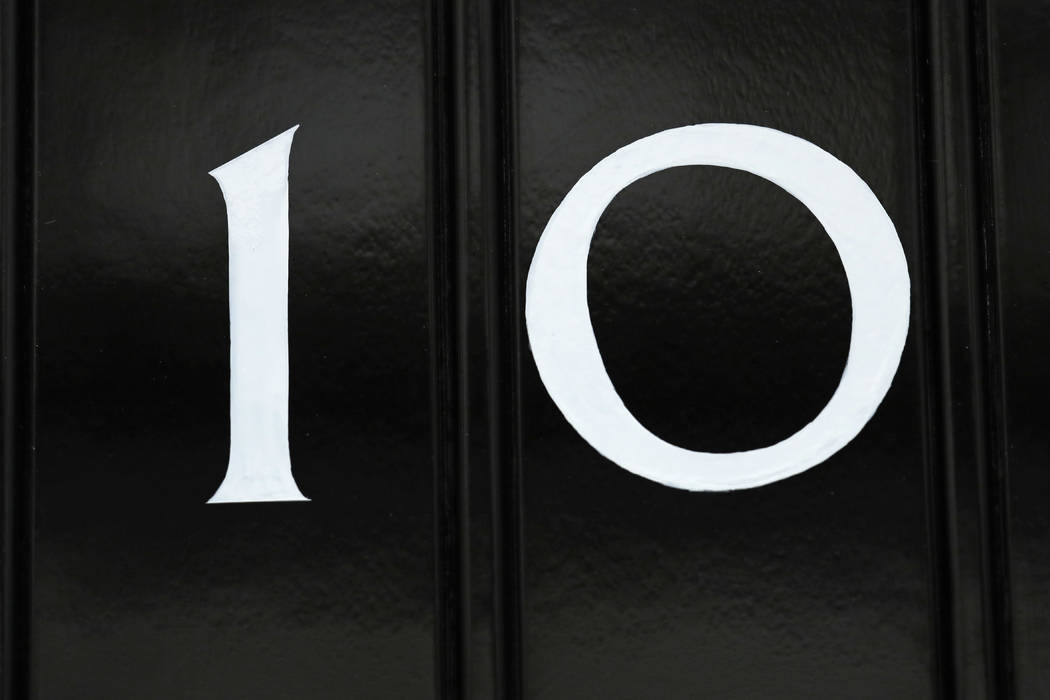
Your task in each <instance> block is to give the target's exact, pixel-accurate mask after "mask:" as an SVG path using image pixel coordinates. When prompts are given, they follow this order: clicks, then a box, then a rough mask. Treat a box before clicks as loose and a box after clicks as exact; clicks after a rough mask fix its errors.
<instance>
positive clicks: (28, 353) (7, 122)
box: [0, 0, 37, 700]
mask: <svg viewBox="0 0 1050 700" xmlns="http://www.w3.org/2000/svg"><path fill="white" fill-rule="evenodd" d="M36 13H37V9H36V3H35V2H34V1H33V0H9V1H8V2H4V3H0V264H2V266H3V268H2V272H0V278H2V285H3V286H2V292H0V294H2V296H0V304H2V307H0V316H2V324H3V326H2V345H3V359H2V373H3V376H2V393H3V460H4V461H3V598H2V600H3V611H2V613H3V631H2V635H0V644H2V647H0V651H2V657H0V663H2V664H3V665H2V667H0V699H2V700H23V699H24V698H28V697H29V696H30V689H31V677H30V653H29V650H30V627H31V623H30V610H31V606H30V593H31V582H32V575H31V569H32V530H33V527H32V523H33V514H32V504H33V450H34V415H35V414H34V404H35V382H36V379H35V378H36V364H35V363H36V357H35V345H36V342H35V326H36V322H35V289H36V274H35V246H36V224H35V217H36V164H35V158H36V142H35V140H36Z"/></svg>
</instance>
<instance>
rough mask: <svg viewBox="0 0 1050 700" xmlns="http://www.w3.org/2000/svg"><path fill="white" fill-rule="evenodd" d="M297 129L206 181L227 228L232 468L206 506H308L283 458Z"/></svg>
mask: <svg viewBox="0 0 1050 700" xmlns="http://www.w3.org/2000/svg"><path fill="white" fill-rule="evenodd" d="M296 128H298V127H294V128H292V129H289V130H288V131H286V132H284V133H283V134H280V135H279V136H276V137H274V138H272V139H270V140H269V141H267V142H266V143H263V144H261V145H259V146H256V147H255V148H253V149H252V150H250V151H248V152H247V153H244V154H243V155H240V156H238V157H237V158H234V159H233V160H231V161H230V162H228V163H226V164H225V165H221V166H219V167H218V168H216V169H215V170H213V171H211V173H209V174H210V175H211V176H212V177H214V178H215V179H216V180H217V181H218V182H219V187H221V188H222V196H223V198H224V199H225V200H226V217H227V220H228V221H229V228H230V463H229V466H228V467H227V468H226V477H225V478H224V479H223V480H222V484H221V485H220V486H219V489H218V490H217V491H216V492H215V495H214V496H212V497H211V500H209V501H208V502H209V503H246V502H253V501H305V500H308V499H306V498H305V497H304V496H303V494H302V493H301V492H300V491H299V487H298V486H297V485H296V483H295V479H294V478H293V477H292V464H291V459H290V457H289V453H288V156H289V154H290V153H291V148H292V137H293V136H294V134H295V129H296Z"/></svg>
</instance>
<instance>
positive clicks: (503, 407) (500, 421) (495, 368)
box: [478, 0, 523, 700]
mask: <svg viewBox="0 0 1050 700" xmlns="http://www.w3.org/2000/svg"><path fill="white" fill-rule="evenodd" d="M515 11H516V3H514V2H513V0H507V1H506V2H504V1H503V0H480V7H479V12H478V19H479V28H480V36H479V49H480V54H481V60H480V69H481V70H480V77H481V85H480V87H481V101H480V105H481V118H480V126H481V182H482V185H481V187H482V218H481V228H482V232H483V234H482V235H483V238H484V242H485V339H486V346H485V349H486V364H487V367H486V370H487V371H486V375H487V377H486V379H487V399H488V405H487V407H486V408H487V411H486V413H487V419H488V443H489V455H490V457H489V459H490V469H491V483H492V540H493V576H492V580H493V640H494V642H493V643H494V650H493V651H494V653H493V661H494V674H495V681H494V683H495V689H496V691H495V697H496V698H497V700H519V699H520V698H521V697H522V690H523V678H522V590H523V584H522V572H523V554H522V504H521V497H522V493H521V430H520V425H521V415H520V406H521V393H520V392H521V359H520V349H521V322H522V321H521V303H522V299H521V288H520V278H519V269H518V235H517V169H516V168H517V150H516V149H517V126H518V124H517V97H516V93H517V72H516V67H515V43H516V37H515V30H514V21H515Z"/></svg>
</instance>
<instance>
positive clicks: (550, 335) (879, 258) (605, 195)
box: [525, 124, 910, 491]
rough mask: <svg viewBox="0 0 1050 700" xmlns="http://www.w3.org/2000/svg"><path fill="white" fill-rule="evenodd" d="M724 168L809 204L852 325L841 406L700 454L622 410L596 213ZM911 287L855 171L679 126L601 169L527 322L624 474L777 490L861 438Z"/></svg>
mask: <svg viewBox="0 0 1050 700" xmlns="http://www.w3.org/2000/svg"><path fill="white" fill-rule="evenodd" d="M685 165H715V166H721V167H726V168H735V169H737V170H745V171H747V172H750V173H754V174H755V175H758V176H760V177H763V178H765V179H767V180H769V181H771V182H773V183H775V184H777V185H779V186H780V187H783V188H784V189H785V190H787V191H788V192H789V193H790V194H792V195H794V196H795V197H796V198H798V199H799V200H800V201H801V202H802V203H803V204H805V205H806V206H807V207H808V208H809V209H810V211H811V212H813V214H814V216H816V217H817V219H818V220H819V221H820V223H821V224H822V225H823V226H824V229H825V230H826V231H827V233H828V236H830V237H831V240H832V241H833V242H834V244H835V247H836V249H837V250H838V253H839V255H840V256H841V258H842V264H843V267H844V268H845V270H846V276H847V279H848V282H849V290H850V296H851V298H852V303H853V330H852V334H851V336H850V349H849V356H848V357H847V359H846V369H845V371H844V372H843V374H842V380H841V382H840V383H839V386H838V388H837V389H836V390H835V394H834V395H833V396H832V397H831V400H830V401H829V402H828V404H827V405H826V406H825V407H824V409H823V410H822V411H821V412H820V414H819V415H818V416H817V417H816V418H815V419H814V420H813V422H811V423H809V424H808V425H806V426H805V427H804V428H802V429H801V430H799V431H798V432H797V433H795V434H794V435H792V436H791V437H789V438H787V439H785V440H783V441H781V442H778V443H776V444H775V445H770V446H768V447H762V448H759V449H755V450H750V451H746V452H735V453H711V452H694V451H691V450H687V449H684V448H681V447H677V446H675V445H672V444H670V443H668V442H665V441H664V440H661V439H660V438H659V437H657V436H656V435H654V434H652V433H651V432H649V430H647V429H646V428H645V427H644V426H643V425H642V424H641V423H639V422H638V420H637V419H635V417H634V416H633V415H631V413H630V411H628V410H627V408H626V406H624V403H623V400H622V399H621V398H620V396H619V395H618V394H617V393H616V389H615V388H614V387H613V384H612V381H611V380H610V379H609V375H608V374H607V373H606V371H605V366H604V364H603V363H602V358H601V354H600V353H599V351H598V342H597V340H596V339H595V337H594V329H593V328H592V326H591V318H590V312H589V310H588V307H587V254H588V250H589V249H590V244H591V238H592V236H593V235H594V229H595V226H596V225H597V224H598V219H599V217H600V216H601V215H602V212H603V211H605V208H606V207H607V206H608V205H609V202H610V201H612V199H613V197H615V196H616V194H617V193H618V192H619V191H620V190H622V189H623V188H624V187H626V186H627V185H629V184H631V183H632V182H634V181H635V180H638V179H640V178H643V177H645V176H646V175H650V174H652V173H655V172H657V171H660V170H664V169H665V168H672V167H676V166H685ZM909 295H910V281H909V277H908V267H907V263H906V261H905V258H904V251H903V249H902V248H901V244H900V240H899V239H898V237H897V232H896V230H895V229H894V227H893V223H892V222H891V221H890V218H889V216H888V215H887V214H886V212H885V210H884V209H883V208H882V206H881V205H880V204H879V201H878V199H876V197H875V195H874V194H873V193H872V191H871V190H870V189H869V188H868V186H867V185H866V184H865V183H864V181H863V180H861V179H860V177H859V176H857V174H856V173H854V172H853V171H852V170H850V168H849V167H848V166H847V165H845V164H844V163H842V162H841V161H839V160H838V159H836V158H835V157H834V156H832V155H830V154H829V153H827V152H825V151H823V150H821V149H820V148H818V147H817V146H815V145H813V144H812V143H810V142H808V141H804V140H802V139H800V138H797V137H795V136H790V135H788V134H785V133H782V132H779V131H774V130H773V129H767V128H763V127H758V126H751V125H744V124H703V125H697V126H686V127H681V128H678V129H671V130H668V131H664V132H661V133H658V134H654V135H652V136H648V137H646V138H643V139H641V140H639V141H636V142H634V143H632V144H630V145H629V146H626V147H624V148H622V149H620V150H618V151H616V152H615V153H613V154H612V155H610V156H608V157H607V158H605V159H604V160H602V161H601V162H600V163H598V164H597V165H596V166H595V167H594V168H593V169H591V170H590V172H588V173H586V174H585V175H584V176H583V177H582V178H580V180H579V182H577V183H576V185H575V186H574V187H573V188H572V190H571V191H570V192H569V194H568V195H566V197H565V199H564V200H563V201H562V203H561V205H560V206H559V207H558V209H557V210H556V211H555V212H554V215H553V216H551V219H550V222H549V223H548V224H547V228H546V229H545V230H544V232H543V235H542V236H541V238H540V241H539V245H538V246H537V248H536V253H535V257H534V258H533V260H532V266H531V268H530V270H529V276H528V282H527V285H526V293H525V320H526V325H527V327H528V334H529V340H530V343H531V345H532V352H533V355H534V357H535V360H536V366H537V368H538V369H539V373H540V377H541V378H542V380H543V383H544V385H545V386H546V387H547V391H548V392H549V393H550V395H551V398H552V399H554V402H555V403H556V404H557V405H558V408H559V409H561V412H562V413H563V414H564V415H565V418H566V419H567V420H568V421H569V423H570V424H571V425H572V426H573V427H574V428H575V429H576V430H577V432H579V434H580V435H581V436H583V438H584V439H585V440H586V441H587V442H589V443H590V444H591V445H592V446H593V447H594V448H595V449H596V450H598V452H600V453H601V454H603V455H604V456H605V457H607V458H609V459H610V460H612V461H613V462H615V463H616V464H618V465H619V466H621V467H623V468H624V469H626V470H628V471H630V472H633V473H635V474H638V475H639V476H643V477H645V478H647V479H652V480H653V481H657V482H659V483H661V484H666V485H667V486H672V487H675V488H680V489H687V490H691V491H727V490H732V489H742V488H749V487H753V486H761V485H763V484H769V483H771V482H774V481H778V480H780V479H784V478H787V477H789V476H792V475H794V474H798V473H799V472H802V471H805V470H806V469H809V468H810V467H812V466H814V465H817V464H819V463H821V462H822V461H824V460H825V459H827V458H828V457H830V456H831V455H833V454H834V453H835V452H837V451H838V450H839V449H841V448H842V447H844V446H845V445H846V444H847V443H848V442H849V441H850V440H852V439H853V438H854V437H856V435H857V433H859V432H860V431H861V429H862V428H863V427H864V425H865V424H866V423H867V422H868V420H869V419H870V418H871V416H872V415H873V414H874V412H875V409H876V408H878V405H879V403H880V402H881V401H882V399H883V397H884V396H885V395H886V392H887V390H888V389H889V387H890V383H891V382H892V381H893V376H894V374H895V373H896V371H897V366H898V364H899V363H900V357H901V352H902V350H903V348H904V340H905V336H906V335H907V332H908V316H909Z"/></svg>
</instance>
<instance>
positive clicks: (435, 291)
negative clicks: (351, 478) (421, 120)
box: [424, 0, 470, 700]
mask: <svg viewBox="0 0 1050 700" xmlns="http://www.w3.org/2000/svg"><path fill="white" fill-rule="evenodd" d="M424 10H425V13H426V21H427V32H426V34H427V42H428V47H427V48H428V51H427V61H428V63H427V69H428V76H427V81H426V83H427V87H428V95H427V108H428V115H427V132H426V140H427V143H426V151H427V158H428V163H427V266H428V270H429V277H430V280H429V282H430V285H429V294H430V299H429V302H430V309H429V318H430V357H431V365H430V369H431V416H432V433H433V460H434V517H435V520H434V525H435V559H436V562H435V565H436V569H435V572H436V576H435V616H434V617H435V619H434V627H435V634H434V640H435V651H434V654H435V685H436V689H435V692H436V697H437V698H439V700H465V699H466V698H467V696H468V687H467V685H468V683H467V679H468V678H469V655H468V648H469V647H468V645H469V634H468V632H469V629H470V626H469V625H470V607H469V601H470V591H469V581H470V579H469V564H470V553H469V547H468V543H469V540H468V537H467V535H468V529H467V528H468V515H469V513H468V508H469V503H468V496H467V494H468V482H467V474H468V472H467V467H468V464H467V459H468V449H469V444H468V441H469V423H468V406H467V396H468V393H467V392H468V383H467V369H468V368H467V352H468V348H467V295H468V289H467V223H466V216H467V194H468V180H467V178H468V173H467V158H466V148H467V145H466V144H467V142H466V118H467V116H466V115H467V111H466V63H465V49H464V41H465V26H464V25H465V21H466V20H465V12H464V4H463V0H425V5H424Z"/></svg>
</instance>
